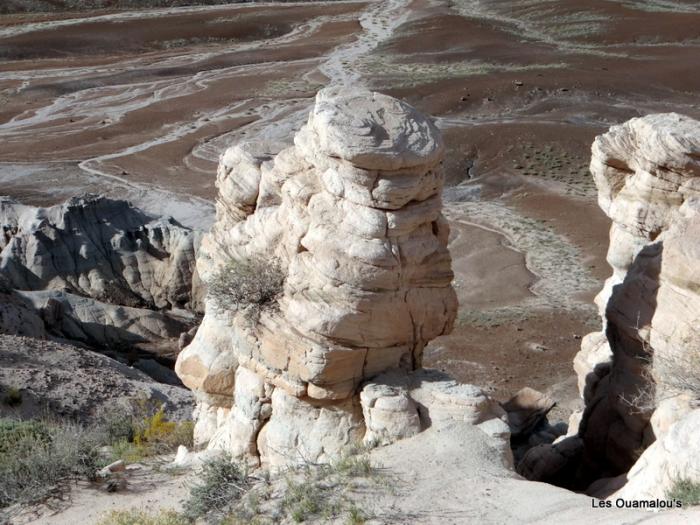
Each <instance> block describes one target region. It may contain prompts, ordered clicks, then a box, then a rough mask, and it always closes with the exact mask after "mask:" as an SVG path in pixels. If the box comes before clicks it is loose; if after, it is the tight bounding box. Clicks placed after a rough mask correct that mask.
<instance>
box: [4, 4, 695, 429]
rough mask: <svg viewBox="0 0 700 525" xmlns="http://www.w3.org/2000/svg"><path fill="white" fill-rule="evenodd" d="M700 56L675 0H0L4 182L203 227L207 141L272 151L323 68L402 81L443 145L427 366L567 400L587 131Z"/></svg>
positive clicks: (587, 321) (647, 105) (582, 310)
mask: <svg viewBox="0 0 700 525" xmlns="http://www.w3.org/2000/svg"><path fill="white" fill-rule="evenodd" d="M699 56H700V7H698V4H697V2H694V1H681V0H677V1H660V0H659V1H657V0H644V1H637V2H630V1H625V0H591V1H589V2H585V3H582V2H577V1H574V0H561V1H557V2H552V1H550V0H520V1H512V0H508V1H505V0H488V1H479V0H455V1H446V0H386V1H381V2H344V1H341V2H306V3H298V4H296V3H283V4H274V3H256V4H239V5H228V6H205V7H183V8H162V9H150V10H135V11H123V10H119V11H117V10H111V11H109V10H105V11H87V12H80V13H60V14H15V15H2V16H1V17H0V181H1V184H2V190H1V193H3V194H7V195H10V196H13V197H15V198H17V199H19V200H20V201H22V202H24V203H27V204H34V205H49V204H55V203H58V202H61V201H63V200H64V199H66V198H67V197H69V196H71V195H75V194H77V193H82V192H99V193H104V194H106V195H109V196H113V197H118V198H127V199H129V200H131V201H132V202H133V203H134V204H135V205H137V206H139V207H142V208H143V209H145V210H147V211H149V212H153V213H156V214H166V215H172V216H173V217H174V218H175V219H177V220H178V221H180V222H181V223H183V224H185V225H187V226H191V227H196V228H202V229H204V228H207V227H208V226H209V225H210V224H211V223H212V221H213V213H214V207H213V203H214V199H215V194H216V188H215V186H214V181H215V176H216V164H217V161H218V157H219V155H220V154H221V153H222V151H223V150H224V149H225V148H226V147H228V146H230V145H231V144H233V143H235V142H238V141H244V140H262V141H265V142H266V144H268V147H269V149H270V151H271V152H274V151H278V150H280V149H281V148H282V147H284V146H285V144H288V143H289V141H290V140H291V137H292V135H293V131H294V130H296V129H298V128H299V126H300V125H301V124H302V123H303V122H304V121H305V118H306V114H307V112H308V109H309V107H310V105H311V104H312V101H313V97H314V94H315V92H316V91H317V90H318V89H319V88H321V87H323V86H325V85H327V84H331V83H354V84H356V85H364V86H367V87H370V88H371V89H374V90H377V91H381V92H384V93H387V94H390V95H393V96H396V97H399V98H402V99H405V100H406V101H408V102H409V103H411V104H412V105H414V106H416V107H417V108H418V109H420V110H421V111H423V112H426V113H429V114H431V115H433V116H434V118H435V119H436V122H437V124H438V126H439V127H440V128H441V130H442V131H443V133H444V137H445V140H446V143H447V154H446V160H445V164H444V168H445V170H446V174H447V180H448V185H447V187H446V188H445V190H444V202H445V214H446V215H447V217H448V218H449V220H450V223H451V227H452V234H451V235H452V241H451V251H452V256H453V260H454V268H455V272H456V279H455V285H456V288H457V291H458V295H459V299H460V313H459V319H458V322H457V326H456V328H455V330H454V332H453V333H452V334H451V335H449V336H445V337H442V338H440V339H438V340H436V341H434V342H433V343H432V344H431V345H430V347H429V348H428V349H427V350H426V353H425V363H424V364H425V365H426V366H430V367H435V368H439V369H442V370H445V371H447V372H449V373H450V374H452V375H454V376H455V377H456V378H458V379H459V380H462V381H466V382H471V383H475V384H478V385H480V386H482V387H485V388H489V389H490V390H491V391H492V392H493V394H494V395H495V396H496V397H497V398H498V399H507V398H508V397H509V396H510V395H511V394H513V393H514V392H516V391H517V390H519V389H520V388H521V387H523V386H530V387H533V388H536V389H539V390H542V391H549V392H550V393H552V394H553V395H554V397H555V398H557V399H558V401H559V404H560V407H559V409H560V412H558V414H559V416H560V417H561V418H562V419H564V418H565V417H566V415H567V413H568V411H570V409H571V408H572V407H573V406H575V404H576V402H577V401H576V400H577V398H578V396H577V392H576V389H575V380H574V376H573V371H572V367H571V362H572V358H573V356H574V354H575V353H576V351H577V350H578V347H579V344H580V337H581V336H582V335H584V334H586V333H587V332H589V331H591V329H592V327H594V326H595V325H596V323H597V321H596V316H597V312H596V308H595V306H594V305H593V302H592V299H593V297H594V296H595V294H596V293H597V291H598V290H599V289H600V287H601V284H602V280H603V279H604V278H605V277H606V276H607V275H608V274H609V268H608V266H607V264H606V262H605V252H606V249H607V243H608V239H607V236H608V234H607V232H608V228H609V222H608V220H607V219H606V218H605V217H604V215H603V214H602V212H601V211H600V210H599V209H598V207H597V204H596V198H595V188H594V186H593V182H592V180H591V178H590V174H589V173H588V169H587V165H588V162H589V148H590V144H591V142H592V140H593V138H594V137H595V136H596V135H597V134H599V133H601V132H603V131H604V130H606V129H607V128H608V127H609V126H610V125H612V124H615V123H619V122H623V121H625V120H627V119H629V118H631V117H634V116H638V115H644V114H647V113H651V112H670V111H676V112H679V113H684V114H686V115H689V116H692V117H695V118H698V117H700V100H698V97H697V93H698V91H699V90H700V68H698V67H697V66H698V57H699ZM584 254H585V255H584Z"/></svg>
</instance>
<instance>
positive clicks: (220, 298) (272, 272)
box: [207, 259, 285, 321]
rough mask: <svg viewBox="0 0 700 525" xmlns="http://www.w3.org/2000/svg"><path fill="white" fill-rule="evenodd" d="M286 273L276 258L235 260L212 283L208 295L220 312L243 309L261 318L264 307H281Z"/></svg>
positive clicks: (267, 308) (218, 273)
mask: <svg viewBox="0 0 700 525" xmlns="http://www.w3.org/2000/svg"><path fill="white" fill-rule="evenodd" d="M284 278H285V275H284V273H283V272H282V270H281V267H280V265H279V263H278V262H277V261H275V260H262V259H250V260H244V261H243V260H241V261H236V260H233V259H231V260H230V261H229V262H228V263H227V264H225V265H224V266H222V267H221V268H220V269H219V271H218V272H216V273H215V274H214V275H213V276H212V277H211V279H210V280H209V282H208V283H207V284H208V294H209V297H210V298H211V299H212V300H213V302H214V304H215V306H216V308H217V309H219V310H220V311H237V312H242V313H243V314H244V315H245V316H246V318H248V319H251V320H254V321H257V319H258V318H259V316H260V314H261V312H263V311H264V310H274V309H275V308H277V299H278V297H279V295H280V294H281V293H282V290H283V287H284Z"/></svg>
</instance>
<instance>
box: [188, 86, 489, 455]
mask: <svg viewBox="0 0 700 525" xmlns="http://www.w3.org/2000/svg"><path fill="white" fill-rule="evenodd" d="M443 149H444V147H443V143H442V139H441V136H440V133H439V131H438V130H437V128H436V127H435V126H434V125H433V123H432V122H431V121H430V120H429V119H427V118H426V117H425V116H423V115H421V114H420V113H418V112H417V111H416V110H415V109H413V108H412V107H410V106H409V105H407V104H406V103H404V102H401V101H399V100H396V99H394V98H391V97H388V96H385V95H381V94H378V93H372V92H369V91H362V90H348V89H343V88H327V89H324V90H322V91H320V92H319V93H318V95H317V97H316V103H315V106H314V108H313V109H312V111H311V112H310V115H309V119H308V122H307V124H306V125H305V126H303V127H302V129H301V130H300V131H299V132H298V133H297V134H296V136H295V137H294V145H293V146H292V147H289V148H287V149H285V150H283V151H281V152H280V153H278V154H277V155H275V156H271V155H269V154H267V153H266V148H265V145H264V144H263V145H261V144H243V145H237V146H234V147H232V148H230V149H229V150H228V151H226V152H225V153H224V155H223V156H222V159H221V163H220V166H219V173H218V178H217V184H218V188H219V192H220V195H219V199H218V203H217V222H216V224H215V225H214V227H213V228H212V230H211V232H210V233H209V234H208V235H206V236H205V238H204V240H203V242H202V248H201V250H200V254H199V258H198V269H199V272H200V274H201V275H202V276H203V279H204V280H205V281H207V280H208V279H210V278H211V276H212V275H215V274H216V272H217V270H218V269H219V268H221V267H222V266H223V265H225V264H227V263H228V262H229V261H230V260H231V259H234V260H251V259H258V260H260V259H263V260H272V259H275V260H277V261H278V263H279V265H280V267H281V268H282V272H283V273H284V276H285V279H284V289H283V292H282V293H281V294H280V296H279V300H278V303H279V307H278V308H277V309H274V310H264V311H263V312H262V313H261V315H260V316H259V319H256V320H254V321H251V320H250V319H247V318H246V317H245V315H243V314H242V313H241V312H235V311H229V312H222V311H221V309H219V308H216V305H214V304H213V303H212V300H209V301H208V303H207V308H206V315H205V319H204V322H203V324H202V326H201V327H200V329H199V331H198V333H197V335H196V336H195V338H194V340H193V342H192V344H191V345H190V346H188V347H187V348H186V349H185V350H184V351H183V352H182V353H181V355H180V358H179V360H178V363H177V368H176V370H177V372H178V374H179V375H180V377H181V378H182V380H183V382H184V383H185V384H186V385H188V386H189V387H190V388H192V389H194V390H195V391H196V393H197V396H198V399H199V406H198V414H197V415H198V423H197V429H196V440H197V442H198V443H200V444H203V443H208V444H209V447H216V448H223V449H226V450H228V451H230V452H232V453H233V454H234V455H238V456H246V457H248V458H252V460H253V461H257V460H258V459H259V460H261V461H262V462H265V463H271V464H281V463H286V462H290V461H299V460H302V459H303V460H314V461H324V460H327V459H329V458H330V457H332V456H333V455H334V454H336V453H337V452H338V451H339V450H340V449H342V448H343V447H344V446H345V445H348V444H351V443H356V442H359V441H361V440H362V439H363V438H364V437H365V434H366V432H367V424H366V423H367V422H366V420H365V417H367V416H368V414H374V416H373V421H376V422H377V426H376V428H373V429H372V432H374V433H376V437H377V438H378V439H380V440H381V441H384V442H386V441H390V440H392V439H394V438H398V437H402V436H406V435H410V434H412V433H414V432H415V431H417V430H419V427H420V423H419V417H418V412H417V408H416V406H415V402H414V401H411V400H410V397H409V395H408V394H407V393H406V390H405V388H404V389H403V390H402V389H401V388H399V390H398V391H397V392H398V394H397V395H398V396H399V397H400V398H401V399H399V400H398V401H396V402H394V401H395V400H388V401H380V403H379V404H380V405H381V404H382V403H385V404H387V406H388V410H389V411H390V412H391V411H394V412H396V413H397V414H394V415H391V414H389V415H387V416H386V417H385V416H384V415H381V414H380V413H379V412H376V409H377V404H376V402H377V400H378V399H380V398H381V399H383V398H385V397H387V396H389V397H391V396H392V395H393V394H392V393H391V392H389V391H386V389H382V388H381V387H376V388H374V391H373V392H368V393H367V395H365V396H363V397H362V398H361V396H360V395H359V391H360V389H361V387H362V386H363V383H364V382H365V381H367V380H368V379H370V378H372V377H374V376H377V375H378V374H380V373H381V372H384V371H386V370H389V369H396V370H399V371H403V373H404V374H406V373H408V372H411V371H413V370H415V369H418V368H420V367H421V360H422V353H423V349H424V347H425V345H426V343H427V342H428V341H430V340H431V339H433V338H435V337H437V336H439V335H442V334H445V333H448V332H449V331H450V330H451V329H452V325H453V322H454V319H455V315H456V311H457V300H456V296H455V292H454V290H453V288H452V285H451V281H452V277H453V274H452V269H451V260H450V254H449V252H448V249H447V239H448V233H449V231H448V226H447V223H446V221H445V219H444V218H443V216H442V214H441V206H442V203H441V197H440V194H441V190H442V184H443V175H442V171H441V158H442V155H443ZM414 389H415V388H414ZM370 390H371V389H370ZM476 390H478V389H475V392H473V397H474V398H475V399H476V398H479V396H482V395H483V394H482V393H481V392H480V391H476ZM462 394H464V393H462ZM404 401H405V402H404ZM363 402H364V403H365V406H364V407H363ZM367 403H372V406H368V405H367ZM486 404H488V403H486ZM486 404H484V403H482V404H481V405H479V403H477V402H476V401H475V402H474V403H473V405H475V406H476V408H474V409H473V410H474V411H475V412H478V411H479V410H480V408H479V407H481V406H482V405H484V406H485V405H486ZM477 405H478V406H477ZM489 407H490V408H489V409H491V408H492V407H491V405H489ZM363 408H364V415H363ZM494 410H495V409H494ZM373 411H374V412H373ZM402 411H407V412H406V413H402ZM496 412H498V410H496ZM497 415H500V413H498V414H497ZM394 416H395V417H394ZM392 418H393V419H395V420H396V421H399V423H400V425H401V428H398V429H392V428H386V427H387V424H388V425H389V426H391V421H392ZM474 419H475V420H476V419H480V418H479V417H475V418H474ZM387 421H389V423H387Z"/></svg>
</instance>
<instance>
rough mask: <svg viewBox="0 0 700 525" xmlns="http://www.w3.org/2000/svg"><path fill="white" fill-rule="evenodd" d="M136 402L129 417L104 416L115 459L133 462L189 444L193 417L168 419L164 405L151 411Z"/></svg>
mask: <svg viewBox="0 0 700 525" xmlns="http://www.w3.org/2000/svg"><path fill="white" fill-rule="evenodd" d="M135 405H136V407H137V409H136V412H135V413H134V414H132V415H131V416H130V417H129V416H127V417H124V416H122V417H121V419H119V418H112V417H107V418H105V419H104V420H103V425H104V428H105V431H104V432H105V434H106V435H107V442H108V443H109V444H110V445H111V447H112V454H113V456H114V458H115V459H123V460H125V461H127V462H135V461H141V460H143V459H144V458H147V457H149V456H156V455H159V454H168V453H170V452H174V451H175V450H177V447H178V446H180V445H184V446H186V447H188V448H189V447H192V439H193V438H192V436H193V431H194V423H193V422H192V421H180V422H178V421H169V420H168V419H167V417H166V414H165V408H164V407H163V406H160V407H159V408H157V409H155V411H154V409H153V408H148V406H147V404H146V403H144V402H136V403H135Z"/></svg>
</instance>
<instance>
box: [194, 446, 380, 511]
mask: <svg viewBox="0 0 700 525" xmlns="http://www.w3.org/2000/svg"><path fill="white" fill-rule="evenodd" d="M382 478H383V476H382V475H380V474H379V472H378V471H377V469H375V468H374V467H373V466H372V465H371V464H370V462H369V458H368V457H367V456H366V454H364V453H362V452H361V451H359V450H349V451H348V452H347V453H346V454H345V455H343V456H341V457H340V458H338V459H337V460H336V461H334V462H332V463H330V464H311V463H307V464H304V465H301V466H296V467H290V468H288V469H286V470H283V471H281V472H278V473H277V474H275V475H274V476H273V477H270V476H265V475H260V474H257V473H256V475H251V474H250V473H249V472H248V470H247V468H246V467H245V466H242V465H240V464H238V463H235V462H232V460H231V458H230V457H228V456H225V455H222V456H219V457H217V458H215V459H212V460H210V461H209V462H207V463H205V464H204V466H203V468H202V472H201V474H200V481H199V483H197V484H196V485H194V486H193V487H192V488H191V490H190V497H189V499H188V500H187V501H186V503H185V506H184V512H183V516H184V517H185V518H187V519H189V520H193V521H194V520H203V521H204V522H206V523H217V524H220V525H224V524H225V525H238V524H244V523H245V524H268V523H280V522H284V523H287V522H289V521H290V520H291V521H292V522H294V523H303V522H306V521H309V520H312V521H318V520H321V521H329V520H340V519H342V520H345V521H346V522H347V523H351V524H361V523H364V522H365V520H366V519H369V515H368V513H367V512H365V511H364V510H363V509H361V508H360V507H358V505H357V503H356V502H354V501H353V499H352V494H353V492H354V491H355V490H357V489H359V488H361V487H362V486H363V485H364V484H366V483H379V482H380V481H381V479H382Z"/></svg>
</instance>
